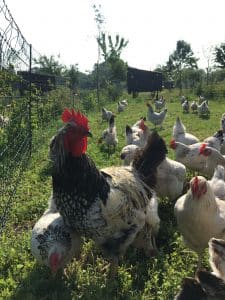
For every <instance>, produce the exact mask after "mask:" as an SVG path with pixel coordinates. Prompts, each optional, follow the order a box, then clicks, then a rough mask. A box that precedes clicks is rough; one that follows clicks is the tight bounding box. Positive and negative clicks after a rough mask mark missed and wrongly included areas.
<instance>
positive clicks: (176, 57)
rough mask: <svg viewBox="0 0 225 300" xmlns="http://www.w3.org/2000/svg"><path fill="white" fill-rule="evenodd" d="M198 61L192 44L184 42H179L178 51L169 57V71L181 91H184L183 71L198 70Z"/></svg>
mask: <svg viewBox="0 0 225 300" xmlns="http://www.w3.org/2000/svg"><path fill="white" fill-rule="evenodd" d="M197 61H198V59H197V58H195V57H194V53H193V51H192V49H191V46H190V44H188V43H187V42H185V41H183V40H179V41H177V45H176V50H174V52H173V53H172V54H171V55H170V56H169V60H168V62H167V70H168V72H169V73H171V74H172V75H173V78H174V80H176V82H177V86H178V87H180V89H182V70H183V69H184V68H192V69H195V68H197Z"/></svg>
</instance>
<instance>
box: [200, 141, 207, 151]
mask: <svg viewBox="0 0 225 300" xmlns="http://www.w3.org/2000/svg"><path fill="white" fill-rule="evenodd" d="M206 147H207V144H206V143H203V144H202V145H201V146H200V147H199V153H200V154H202V153H203V152H204V150H205V148H206Z"/></svg>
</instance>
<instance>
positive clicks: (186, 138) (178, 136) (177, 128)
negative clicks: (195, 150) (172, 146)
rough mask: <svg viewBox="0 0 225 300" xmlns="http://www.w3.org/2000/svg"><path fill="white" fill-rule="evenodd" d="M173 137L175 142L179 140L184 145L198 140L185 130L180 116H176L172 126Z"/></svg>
mask: <svg viewBox="0 0 225 300" xmlns="http://www.w3.org/2000/svg"><path fill="white" fill-rule="evenodd" d="M173 138H174V139H175V141H177V142H181V143H183V144H186V145H191V144H195V143H198V142H199V139H198V138H197V137H196V136H194V135H193V134H191V133H187V132H186V127H185V126H184V124H183V123H182V122H181V120H180V118H179V117H177V119H176V122H175V124H174V126H173Z"/></svg>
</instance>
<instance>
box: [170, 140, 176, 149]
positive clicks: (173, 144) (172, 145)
mask: <svg viewBox="0 0 225 300" xmlns="http://www.w3.org/2000/svg"><path fill="white" fill-rule="evenodd" d="M175 146H176V141H175V140H174V139H172V140H171V141H170V147H171V148H172V149H175Z"/></svg>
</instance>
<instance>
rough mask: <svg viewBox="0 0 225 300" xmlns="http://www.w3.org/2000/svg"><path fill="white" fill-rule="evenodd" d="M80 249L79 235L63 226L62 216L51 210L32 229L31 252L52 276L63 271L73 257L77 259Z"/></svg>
mask: <svg viewBox="0 0 225 300" xmlns="http://www.w3.org/2000/svg"><path fill="white" fill-rule="evenodd" d="M53 205H54V203H53ZM80 248H81V237H80V235H79V234H78V233H77V232H76V231H74V230H73V231H71V230H70V229H69V228H68V227H67V226H66V225H65V224H64V221H63V218H62V216H61V215H60V214H59V213H58V212H57V211H54V210H52V209H51V208H49V209H47V210H46V211H45V213H44V214H43V215H42V216H41V217H40V219H39V220H38V221H37V222H36V224H35V225H34V227H33V230H32V233H31V252H32V254H33V256H34V257H35V258H36V259H37V261H38V262H39V263H41V264H43V265H46V266H47V267H49V268H50V269H51V271H52V273H53V274H55V273H56V272H57V271H58V270H59V269H63V268H64V267H65V266H66V264H67V263H69V262H70V261H71V260H72V259H73V258H74V257H78V256H79V253H80Z"/></svg>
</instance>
